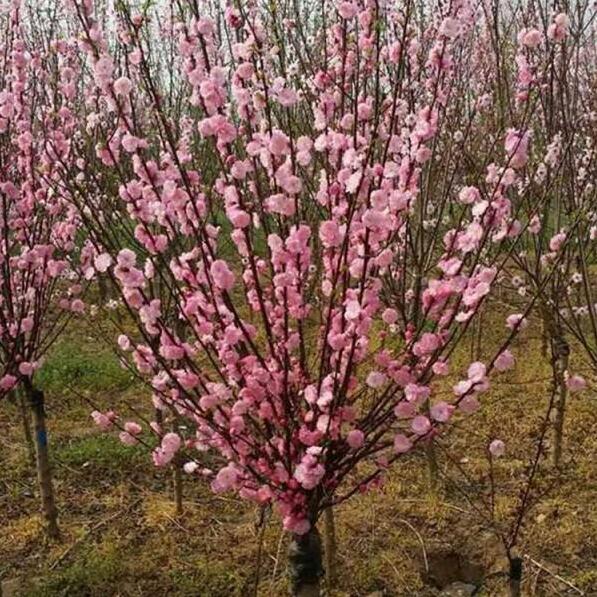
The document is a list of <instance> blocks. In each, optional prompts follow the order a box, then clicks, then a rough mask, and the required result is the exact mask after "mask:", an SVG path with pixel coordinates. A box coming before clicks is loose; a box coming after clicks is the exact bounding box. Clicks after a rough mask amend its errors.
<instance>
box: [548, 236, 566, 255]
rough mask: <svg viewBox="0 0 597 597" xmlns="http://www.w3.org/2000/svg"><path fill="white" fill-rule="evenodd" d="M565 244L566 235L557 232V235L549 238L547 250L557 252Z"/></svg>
mask: <svg viewBox="0 0 597 597" xmlns="http://www.w3.org/2000/svg"><path fill="white" fill-rule="evenodd" d="M565 242H566V234H565V233H564V232H559V233H558V234H556V235H554V236H552V237H551V239H550V241H549V249H550V251H553V252H554V253H555V252H557V251H559V250H560V249H561V248H562V246H563V245H564V243H565Z"/></svg>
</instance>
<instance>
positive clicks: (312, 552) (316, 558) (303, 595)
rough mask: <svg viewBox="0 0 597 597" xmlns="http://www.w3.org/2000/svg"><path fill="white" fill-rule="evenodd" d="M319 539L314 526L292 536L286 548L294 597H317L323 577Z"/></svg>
mask: <svg viewBox="0 0 597 597" xmlns="http://www.w3.org/2000/svg"><path fill="white" fill-rule="evenodd" d="M321 556H322V554H321V538H320V536H319V532H318V531H317V528H316V527H315V526H312V527H311V529H310V530H309V532H308V533H305V534H304V535H293V536H292V539H291V540H290V545H289V546H288V573H289V576H290V581H291V585H292V595H293V596H294V597H319V595H320V579H321V576H322V575H323V566H322V561H321Z"/></svg>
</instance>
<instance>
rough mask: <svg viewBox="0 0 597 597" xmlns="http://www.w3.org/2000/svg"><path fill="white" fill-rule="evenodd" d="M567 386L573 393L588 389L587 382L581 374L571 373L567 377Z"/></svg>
mask: <svg viewBox="0 0 597 597" xmlns="http://www.w3.org/2000/svg"><path fill="white" fill-rule="evenodd" d="M566 387H567V388H568V389H569V390H570V392H571V393H574V392H581V391H582V390H584V389H586V387H587V382H586V381H585V379H584V378H583V377H581V376H580V375H570V376H568V377H567V378H566Z"/></svg>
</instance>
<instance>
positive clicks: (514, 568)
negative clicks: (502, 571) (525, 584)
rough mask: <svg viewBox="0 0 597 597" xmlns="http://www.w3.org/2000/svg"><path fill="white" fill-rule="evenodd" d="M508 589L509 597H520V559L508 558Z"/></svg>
mask: <svg viewBox="0 0 597 597" xmlns="http://www.w3.org/2000/svg"><path fill="white" fill-rule="evenodd" d="M509 561H510V572H509V574H508V578H509V582H508V585H509V589H510V597H520V595H521V593H520V585H521V584H522V560H521V559H520V558H510V560H509Z"/></svg>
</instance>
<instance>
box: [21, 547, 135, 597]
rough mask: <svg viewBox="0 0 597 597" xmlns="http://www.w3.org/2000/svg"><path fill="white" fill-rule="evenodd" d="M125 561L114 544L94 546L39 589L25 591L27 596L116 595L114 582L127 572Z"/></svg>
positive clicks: (43, 583)
mask: <svg viewBox="0 0 597 597" xmlns="http://www.w3.org/2000/svg"><path fill="white" fill-rule="evenodd" d="M124 562H125V560H124V558H123V557H122V554H121V553H120V550H119V549H118V545H115V544H113V543H102V544H101V545H99V546H90V547H88V548H87V549H86V550H85V551H84V553H83V554H82V555H81V557H80V558H79V559H77V560H76V561H75V562H73V563H72V564H71V565H69V566H66V567H65V568H63V569H61V570H59V571H56V572H53V573H51V574H49V575H47V576H46V578H45V580H43V581H42V583H41V584H40V585H38V586H36V587H31V588H29V589H28V590H25V591H24V592H23V595H24V596H26V597H58V596H65V597H66V596H67V595H77V597H95V596H97V595H112V594H114V587H115V585H114V581H115V580H116V579H117V578H118V577H119V576H122V574H123V573H124V572H125V567H124Z"/></svg>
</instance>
